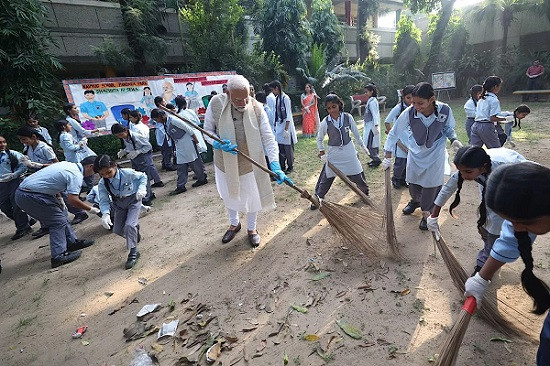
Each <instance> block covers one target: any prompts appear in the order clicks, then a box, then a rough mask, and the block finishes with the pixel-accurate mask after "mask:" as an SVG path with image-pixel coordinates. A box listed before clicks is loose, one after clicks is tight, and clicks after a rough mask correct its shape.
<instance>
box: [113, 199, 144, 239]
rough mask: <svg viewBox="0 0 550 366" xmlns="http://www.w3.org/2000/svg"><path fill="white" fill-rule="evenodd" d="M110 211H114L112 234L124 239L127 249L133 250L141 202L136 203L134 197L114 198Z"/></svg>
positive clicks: (137, 230)
mask: <svg viewBox="0 0 550 366" xmlns="http://www.w3.org/2000/svg"><path fill="white" fill-rule="evenodd" d="M111 209H112V210H113V211H114V212H113V213H114V220H113V233H115V234H117V235H120V236H122V237H123V238H125V239H126V246H127V247H128V249H132V248H135V247H136V246H137V242H138V232H139V213H140V210H141V200H139V201H138V200H137V199H136V196H135V195H131V196H128V197H123V198H114V199H113V203H112V205H111Z"/></svg>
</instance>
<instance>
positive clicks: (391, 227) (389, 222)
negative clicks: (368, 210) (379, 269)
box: [384, 169, 403, 260]
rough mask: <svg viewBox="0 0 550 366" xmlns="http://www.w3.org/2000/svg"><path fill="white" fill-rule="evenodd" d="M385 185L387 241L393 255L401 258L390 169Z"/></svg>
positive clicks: (385, 174) (386, 175) (385, 176)
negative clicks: (394, 215)
mask: <svg viewBox="0 0 550 366" xmlns="http://www.w3.org/2000/svg"><path fill="white" fill-rule="evenodd" d="M384 186H385V188H386V194H385V201H386V202H385V203H386V212H385V215H384V225H385V226H386V241H387V242H388V248H389V249H390V252H391V254H392V256H393V257H394V258H395V259H398V260H401V259H403V256H402V255H401V253H400V252H399V244H398V242H397V234H396V233H395V221H394V220H393V203H392V199H391V177H390V170H389V169H386V171H385V173H384Z"/></svg>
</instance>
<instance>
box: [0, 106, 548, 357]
mask: <svg viewBox="0 0 550 366" xmlns="http://www.w3.org/2000/svg"><path fill="white" fill-rule="evenodd" d="M457 103H458V102H457ZM462 103H463V102H462ZM516 104H517V102H516ZM457 105H459V104H457ZM531 106H532V109H533V113H531V115H530V116H529V117H528V118H527V119H526V120H525V122H524V123H523V125H524V126H523V127H524V128H523V130H522V131H521V132H519V133H517V134H516V142H517V147H516V149H517V150H518V151H519V152H520V153H522V154H524V155H525V156H526V157H527V158H529V159H532V160H534V161H537V162H540V163H542V164H545V165H549V164H550V161H549V155H548V151H549V148H550V140H548V131H549V128H550V124H549V122H548V120H547V116H548V115H549V114H550V104H549V103H535V104H532V105H531ZM386 113H387V112H386ZM457 125H458V127H457V129H462V128H463V121H462V120H458V122H457ZM308 146H309V149H310V151H309V154H307V156H306V154H302V155H298V158H297V162H296V168H295V170H296V171H297V172H296V173H294V174H293V175H292V177H293V179H294V180H295V183H296V184H297V185H299V186H301V187H305V188H307V189H309V190H310V191H312V190H313V187H314V185H315V181H316V179H317V176H318V173H319V171H320V169H321V163H320V162H318V161H317V160H316V158H315V147H314V144H313V143H309V145H308ZM361 159H362V161H363V163H364V164H365V166H366V163H367V162H368V158H365V156H364V155H361ZM207 169H208V173H209V179H210V183H209V184H208V185H206V186H202V187H199V188H196V189H193V188H191V189H189V190H188V191H187V192H186V193H184V194H182V195H179V196H176V197H172V196H168V193H169V191H170V190H172V189H174V188H175V179H176V174H175V172H169V173H161V175H162V176H163V180H164V182H165V183H167V185H166V187H164V188H160V189H156V190H155V192H156V195H157V197H158V198H157V200H156V201H155V202H154V209H153V211H152V212H150V213H149V214H147V215H145V216H143V217H142V218H141V220H140V225H141V233H142V236H143V237H142V241H141V243H140V245H139V249H140V251H141V258H140V260H139V262H138V264H137V265H136V267H135V268H134V269H132V270H129V271H126V270H124V268H123V266H124V261H125V259H126V255H127V251H126V249H125V245H124V240H123V239H122V238H120V237H118V236H116V235H114V234H111V233H109V232H108V231H106V230H104V229H103V228H102V227H101V223H100V220H99V219H98V218H97V217H90V219H88V220H86V221H85V222H83V223H82V224H79V225H77V226H75V230H76V232H77V235H78V236H79V237H80V238H92V239H95V241H96V242H95V245H94V246H92V247H90V248H87V249H85V250H84V252H83V255H82V257H81V258H80V259H79V260H78V261H76V262H74V263H71V264H69V265H66V266H62V267H60V268H58V269H54V270H52V269H51V268H50V258H49V246H48V237H43V238H41V239H38V240H30V239H27V238H25V239H21V240H18V241H11V240H10V239H9V237H10V236H11V235H12V234H13V230H14V226H13V223H12V222H9V221H5V220H4V221H2V222H1V223H0V232H1V234H0V258H1V259H2V265H3V272H2V273H1V274H0V291H1V297H0V313H1V314H2V316H1V318H0V365H2V366H8V365H129V364H130V362H131V360H132V359H133V357H134V353H135V349H136V347H138V346H139V345H143V346H144V347H145V349H146V350H147V351H150V352H152V353H156V355H157V356H156V357H157V358H158V360H159V362H160V365H187V364H192V363H187V362H188V361H186V359H189V361H190V362H192V361H194V360H197V359H199V357H200V361H199V363H198V364H201V365H205V364H207V363H206V360H205V357H204V356H203V352H204V350H205V344H206V343H207V342H208V344H209V345H210V344H212V343H213V342H215V340H217V339H220V340H223V343H222V344H221V346H222V352H221V356H220V357H219V358H218V361H219V362H220V363H216V364H223V365H224V366H225V365H283V364H286V363H285V362H286V361H285V359H288V364H289V365H324V364H326V363H328V364H333V365H372V366H377V365H429V364H430V361H429V360H430V358H432V357H433V355H434V354H435V353H437V352H438V348H439V346H440V344H441V343H442V341H443V339H444V337H445V335H446V334H447V333H446V332H447V331H448V330H449V328H450V326H451V325H452V323H453V321H454V320H455V319H456V317H457V315H458V312H459V309H460V306H461V302H462V298H461V294H460V293H458V291H457V290H456V289H455V288H454V286H453V284H452V282H451V279H450V277H449V274H448V271H447V269H446V267H445V265H444V263H443V261H442V259H441V256H440V254H439V253H437V254H436V255H434V246H433V242H432V239H431V235H430V234H429V233H428V232H421V231H420V230H419V229H418V222H419V220H420V213H419V212H418V211H417V212H416V213H415V214H413V215H412V216H403V215H402V214H401V209H402V208H403V207H404V205H405V204H406V203H407V201H408V200H409V195H408V192H407V191H405V190H393V201H394V209H395V223H396V228H397V237H398V240H399V242H400V245H401V251H402V253H403V254H404V256H405V258H406V260H405V261H403V262H401V263H397V262H395V261H393V260H391V259H389V258H378V259H374V258H369V257H368V256H366V255H361V254H360V253H358V252H357V251H356V250H355V249H353V248H352V247H350V248H346V247H345V246H344V245H343V244H342V242H341V241H340V240H339V239H338V237H337V236H336V235H335V234H334V233H333V231H332V229H331V228H330V226H329V225H328V224H327V222H326V220H325V219H323V217H322V214H321V213H320V212H319V211H310V210H309V203H308V201H306V200H303V199H301V198H299V196H298V195H297V194H296V193H295V192H294V191H293V190H291V189H288V188H287V187H279V186H275V188H274V190H275V195H276V200H277V205H278V206H277V209H276V210H275V211H271V212H267V213H262V214H260V215H259V220H258V230H259V232H260V234H261V235H262V245H261V246H260V247H259V248H258V249H256V250H252V249H251V247H250V246H249V244H248V241H247V238H246V234H245V230H244V229H243V230H242V231H241V232H240V233H239V234H238V235H237V237H236V238H235V239H234V240H233V241H232V242H231V243H229V244H225V245H223V244H222V243H221V237H222V235H223V233H224V232H225V230H226V228H227V219H226V214H225V210H224V207H223V204H222V201H221V199H220V198H219V196H218V194H217V191H216V188H215V184H214V179H213V178H214V177H213V172H212V165H211V164H209V165H208V167H207ZM367 169H368V168H367ZM368 183H369V185H370V187H371V196H372V197H374V198H375V200H376V201H377V202H380V204H383V202H384V201H383V192H384V189H383V179H382V174H381V171H380V170H377V171H376V172H373V171H369V172H368ZM188 188H190V187H189V185H188ZM478 195H479V192H478V189H477V186H476V185H475V184H471V183H470V184H465V185H464V188H463V194H462V203H461V205H460V206H459V207H458V208H457V210H456V213H457V214H458V215H459V218H457V219H453V218H451V217H450V216H449V215H448V205H447V206H446V207H445V209H444V211H443V212H442V216H441V220H440V225H441V230H442V233H443V235H444V237H445V239H446V241H447V243H448V244H449V245H450V246H451V249H452V250H453V252H454V253H455V255H456V256H457V257H458V259H459V261H460V262H461V263H462V264H463V266H464V268H465V269H466V271H467V272H468V273H470V272H471V270H472V269H473V266H474V261H475V254H476V252H477V250H479V248H480V247H481V244H482V242H481V240H480V238H479V235H478V234H477V232H476V230H475V221H476V209H477V205H478V199H479V198H478V197H479V196H478ZM327 199H329V200H331V201H333V202H343V203H353V202H356V201H357V198H356V197H355V196H354V194H353V193H351V192H350V191H349V190H348V189H347V188H346V187H345V186H344V185H343V183H342V182H339V181H337V182H336V183H335V184H334V186H333V188H332V189H331V191H330V192H329V194H328V196H327ZM357 205H358V206H361V204H357ZM364 230H370V231H380V230H382V229H381V228H380V227H365V228H364ZM549 238H550V236H548V235H547V236H545V237H540V238H539V239H538V240H537V243H536V245H535V249H534V258H535V263H536V273H537V274H538V275H539V276H540V277H541V278H542V279H544V280H546V281H547V282H548V281H550V275H549V274H550V272H549V269H548V268H549V266H550V249H548V248H550V246H549V244H550V243H549ZM522 269H523V266H522V264H521V263H519V262H518V263H514V264H511V265H507V266H505V267H504V268H503V269H502V270H501V271H500V272H499V274H498V275H497V276H496V277H495V279H494V281H493V284H492V287H493V288H495V289H498V297H499V298H502V299H504V300H505V301H506V302H507V303H509V304H511V305H513V306H514V307H516V308H517V309H518V310H520V311H522V312H524V313H526V314H528V313H529V310H530V309H531V305H532V304H531V302H530V300H529V298H528V296H527V295H526V294H525V293H524V292H523V290H522V289H521V285H520V283H519V282H520V273H521V270H522ZM325 276H327V277H325ZM323 277H324V278H323ZM155 303H160V304H162V308H161V309H160V310H159V311H157V312H155V313H153V317H152V318H150V319H148V320H147V322H146V323H147V326H146V327H152V330H155V328H154V327H161V326H162V324H163V322H165V323H168V322H169V321H171V320H174V319H179V326H178V328H177V333H176V335H177V337H175V338H172V337H167V338H163V339H160V340H158V341H157V334H156V332H154V333H153V334H150V335H147V336H145V337H144V338H141V339H137V340H132V341H129V342H126V340H125V338H124V333H123V330H124V328H128V327H130V326H131V325H132V324H133V323H135V322H136V320H137V318H136V314H137V312H138V311H139V310H140V309H141V308H142V307H143V306H144V305H146V304H155ZM293 305H294V306H295V308H294V309H293V308H292V306H293ZM306 309H307V312H303V311H305V310H306ZM528 317H529V319H530V321H528V320H525V319H524V318H522V317H518V318H512V319H510V320H511V321H512V322H514V323H515V324H518V325H519V327H520V328H522V329H524V330H526V331H527V332H528V333H529V336H528V337H523V338H514V337H506V338H507V339H509V340H510V342H495V341H491V339H492V338H494V337H502V336H503V335H502V334H500V333H499V332H497V331H496V330H494V329H492V328H491V327H489V326H488V325H487V324H486V323H484V322H483V321H482V320H481V319H480V318H478V317H474V318H473V319H472V321H471V323H470V327H469V328H468V332H467V334H466V336H465V338H464V342H463V345H462V348H461V350H460V355H459V359H458V362H457V364H458V365H466V364H468V365H533V364H534V363H535V354H536V349H537V343H538V332H539V331H540V328H541V326H542V321H543V317H539V316H535V315H528ZM520 321H521V322H522V323H524V324H523V325H522V324H520V323H519V322H520ZM337 322H340V324H343V323H345V324H347V325H348V326H352V327H354V328H356V331H358V332H359V333H360V336H361V339H354V338H352V337H350V336H349V335H347V334H345V333H344V331H343V330H342V329H341V328H340V327H339V326H338V324H337ZM82 325H87V326H88V330H87V332H86V333H85V334H84V335H83V337H82V338H81V339H72V338H71V335H72V334H73V332H74V331H75V330H76V329H77V328H78V327H80V326H82ZM344 327H345V326H344ZM147 329H149V328H147ZM347 330H348V332H349V333H353V329H349V327H348V328H347Z"/></svg>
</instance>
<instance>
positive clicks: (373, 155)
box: [367, 131, 382, 163]
mask: <svg viewBox="0 0 550 366" xmlns="http://www.w3.org/2000/svg"><path fill="white" fill-rule="evenodd" d="M373 140H374V133H373V132H372V131H371V132H370V133H369V138H368V139H367V149H368V150H369V157H370V158H371V159H372V161H373V162H375V163H378V162H380V161H382V160H381V159H380V157H379V156H378V152H379V149H378V148H377V147H372V141H373Z"/></svg>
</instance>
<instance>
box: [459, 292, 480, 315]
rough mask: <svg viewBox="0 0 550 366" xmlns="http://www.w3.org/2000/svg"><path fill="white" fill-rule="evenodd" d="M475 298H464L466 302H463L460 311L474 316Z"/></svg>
mask: <svg viewBox="0 0 550 366" xmlns="http://www.w3.org/2000/svg"><path fill="white" fill-rule="evenodd" d="M476 306H477V303H476V298H475V297H473V296H468V297H467V298H466V301H465V302H464V305H462V310H466V311H467V312H468V313H470V315H474V311H475V310H476Z"/></svg>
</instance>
